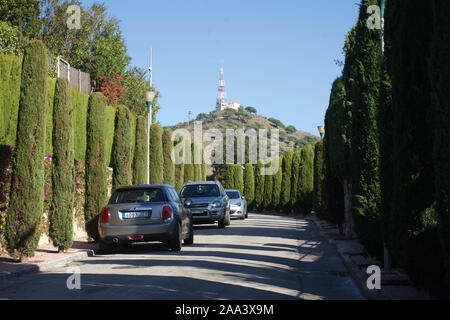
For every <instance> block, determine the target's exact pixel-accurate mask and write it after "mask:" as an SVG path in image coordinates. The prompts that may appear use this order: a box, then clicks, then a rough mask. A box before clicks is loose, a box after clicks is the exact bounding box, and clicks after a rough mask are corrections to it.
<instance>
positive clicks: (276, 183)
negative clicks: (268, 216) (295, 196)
mask: <svg viewBox="0 0 450 320" xmlns="http://www.w3.org/2000/svg"><path fill="white" fill-rule="evenodd" d="M281 164H282V159H279V160H278V171H277V173H276V174H275V176H274V177H273V196H272V206H273V208H274V209H275V210H279V209H280V201H281V187H282V182H283V170H282V168H281Z"/></svg>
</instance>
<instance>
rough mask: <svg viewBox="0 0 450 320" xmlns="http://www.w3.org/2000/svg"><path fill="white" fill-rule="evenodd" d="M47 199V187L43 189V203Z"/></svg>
mask: <svg viewBox="0 0 450 320" xmlns="http://www.w3.org/2000/svg"><path fill="white" fill-rule="evenodd" d="M45 199H47V186H45V188H44V201H45Z"/></svg>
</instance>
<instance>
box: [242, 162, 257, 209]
mask: <svg viewBox="0 0 450 320" xmlns="http://www.w3.org/2000/svg"><path fill="white" fill-rule="evenodd" d="M244 196H245V199H246V200H247V205H248V207H249V208H252V206H253V200H254V199H255V175H254V168H253V165H252V164H250V163H246V164H245V170H244Z"/></svg>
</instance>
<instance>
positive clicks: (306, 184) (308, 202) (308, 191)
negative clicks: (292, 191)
mask: <svg viewBox="0 0 450 320" xmlns="http://www.w3.org/2000/svg"><path fill="white" fill-rule="evenodd" d="M299 176H300V178H299V185H300V186H299V190H298V191H299V195H298V202H299V203H300V205H299V208H300V210H301V212H302V213H303V214H309V213H311V210H312V198H313V190H314V150H313V148H312V147H311V146H310V145H307V146H306V147H304V148H303V149H302V150H301V154H300V172H299Z"/></svg>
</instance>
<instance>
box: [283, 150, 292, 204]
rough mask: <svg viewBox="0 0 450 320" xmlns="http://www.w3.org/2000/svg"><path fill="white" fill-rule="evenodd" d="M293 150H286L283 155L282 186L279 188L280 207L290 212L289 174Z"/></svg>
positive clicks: (290, 172)
mask: <svg viewBox="0 0 450 320" xmlns="http://www.w3.org/2000/svg"><path fill="white" fill-rule="evenodd" d="M293 157H294V152H293V151H292V150H287V151H286V152H285V153H284V155H283V162H282V170H283V181H284V182H285V183H283V187H282V188H281V208H282V209H283V210H284V211H286V212H290V211H291V207H290V199H291V182H290V181H291V174H292V158H293Z"/></svg>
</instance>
